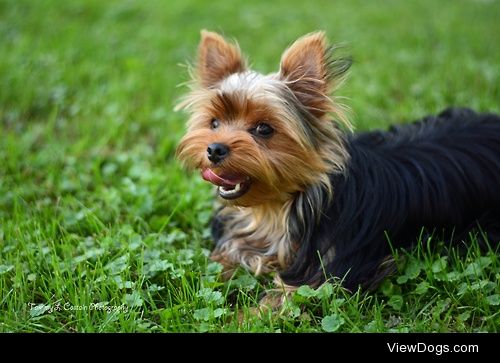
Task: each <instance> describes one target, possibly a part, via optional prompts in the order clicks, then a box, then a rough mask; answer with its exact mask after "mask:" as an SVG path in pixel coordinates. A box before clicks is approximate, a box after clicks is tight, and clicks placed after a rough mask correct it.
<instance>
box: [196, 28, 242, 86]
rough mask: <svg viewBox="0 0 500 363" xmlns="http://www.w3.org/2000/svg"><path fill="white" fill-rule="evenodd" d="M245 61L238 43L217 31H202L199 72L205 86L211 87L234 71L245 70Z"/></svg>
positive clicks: (201, 81)
mask: <svg viewBox="0 0 500 363" xmlns="http://www.w3.org/2000/svg"><path fill="white" fill-rule="evenodd" d="M244 70H245V61H244V59H243V57H242V55H241V52H240V49H239V47H238V46H237V45H236V44H234V45H233V44H231V43H229V42H227V41H226V40H225V39H224V38H223V37H222V36H220V35H219V34H217V33H214V32H209V31H206V30H202V31H201V42H200V47H199V50H198V66H197V73H198V77H199V80H200V83H201V86H203V87H207V88H208V87H211V86H213V85H215V84H216V83H218V82H220V81H222V80H223V79H224V78H226V77H228V76H230V75H231V74H233V73H238V72H243V71H244Z"/></svg>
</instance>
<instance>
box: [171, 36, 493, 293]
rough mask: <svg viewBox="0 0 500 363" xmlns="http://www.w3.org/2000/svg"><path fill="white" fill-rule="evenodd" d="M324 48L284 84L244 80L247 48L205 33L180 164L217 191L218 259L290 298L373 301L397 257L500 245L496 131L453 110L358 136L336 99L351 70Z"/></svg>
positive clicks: (487, 117)
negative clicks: (303, 291) (313, 292)
mask: <svg viewBox="0 0 500 363" xmlns="http://www.w3.org/2000/svg"><path fill="white" fill-rule="evenodd" d="M335 52H336V48H335V47H331V46H328V44H327V41H326V38H325V34H324V33H323V32H316V33H312V34H308V35H306V36H304V37H302V38H300V39H298V40H297V41H295V42H294V43H293V44H292V45H291V46H290V47H289V48H288V49H287V50H286V51H285V52H284V54H283V56H282V58H281V63H280V69H279V71H278V72H277V73H273V74H269V75H263V74H260V73H258V72H255V71H252V70H250V69H248V67H247V65H246V62H245V60H244V58H243V57H242V55H241V53H240V49H239V47H238V45H236V44H233V43H230V42H228V41H226V40H225V39H224V38H223V37H222V36H220V35H218V34H216V33H213V32H208V31H202V33H201V43H200V46H199V55H198V63H197V65H196V68H195V70H194V72H193V82H192V89H191V91H190V93H189V94H188V95H187V96H186V98H185V99H184V100H183V101H182V102H181V103H180V104H179V106H178V108H179V109H186V110H188V112H189V113H190V115H191V117H190V120H189V122H188V130H187V134H186V135H185V136H184V138H183V139H182V140H181V142H180V144H179V147H178V150H177V152H178V157H179V158H180V159H181V160H182V161H183V163H184V164H185V165H186V166H187V167H189V168H192V169H199V170H200V171H201V176H202V178H203V179H205V180H206V181H208V182H210V183H212V184H214V185H216V186H217V194H218V197H219V198H220V201H221V202H222V205H223V206H222V207H221V208H220V209H219V210H218V211H217V213H216V215H215V217H214V219H213V224H212V232H213V238H214V239H215V242H216V247H215V249H214V251H213V252H212V255H211V258H212V259H213V260H215V261H218V262H220V263H221V264H222V265H223V266H224V269H225V274H226V275H227V276H230V275H231V273H232V272H233V271H234V270H235V269H236V267H237V266H238V265H241V266H243V267H244V268H246V269H248V270H251V271H253V272H254V273H255V274H257V275H258V274H262V273H269V272H276V276H278V282H279V283H280V284H281V286H285V287H286V288H289V289H293V288H295V287H298V286H301V285H310V286H312V287H317V286H319V285H320V284H321V283H323V282H325V281H326V280H329V279H332V278H333V279H335V278H338V279H339V281H341V283H342V285H343V286H344V287H345V288H346V289H348V290H356V289H357V288H359V287H361V288H365V289H371V288H374V287H375V286H376V285H377V284H378V283H379V282H380V281H381V279H382V278H383V277H384V276H385V275H387V273H389V272H391V271H392V270H393V264H392V263H390V261H391V257H392V255H393V254H392V250H393V249H395V248H400V247H404V248H408V247H411V246H414V245H415V243H416V242H417V241H418V240H419V239H422V236H426V235H427V236H428V235H431V234H433V233H437V234H438V235H439V238H441V239H442V240H445V241H449V242H458V243H462V244H465V243H467V241H470V236H469V234H470V233H471V232H472V231H478V232H477V235H479V236H480V239H482V240H484V241H486V243H489V244H495V245H497V243H498V241H499V240H500V117H499V116H498V115H495V114H486V113H484V114H479V113H475V112H473V111H471V110H468V109H458V108H450V109H447V110H445V111H443V112H441V113H440V114H439V115H437V116H428V117H425V118H424V119H422V120H420V121H416V122H414V123H411V124H407V125H403V126H393V127H391V128H390V129H389V130H388V131H374V132H366V133H358V134H354V133H352V132H351V129H350V124H349V122H348V120H347V118H346V116H345V112H344V111H343V110H344V108H343V107H342V106H341V105H340V104H339V103H338V100H337V99H336V98H333V97H331V96H330V95H331V93H332V92H333V91H335V90H336V89H337V88H338V87H339V85H340V84H341V83H342V81H343V79H344V76H345V74H346V71H347V70H348V68H349V66H350V63H351V62H350V60H349V59H348V58H345V57H344V58H343V57H335V54H334V53H335Z"/></svg>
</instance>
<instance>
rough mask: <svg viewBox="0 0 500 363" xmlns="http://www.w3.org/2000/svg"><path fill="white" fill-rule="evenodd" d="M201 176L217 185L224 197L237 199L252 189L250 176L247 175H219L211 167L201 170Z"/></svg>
mask: <svg viewBox="0 0 500 363" xmlns="http://www.w3.org/2000/svg"><path fill="white" fill-rule="evenodd" d="M201 177H202V178H203V179H205V180H206V181H208V182H210V183H212V184H214V185H217V186H218V187H219V188H218V192H219V195H220V196H221V197H222V198H224V199H236V198H239V197H241V196H242V195H243V194H245V193H246V192H248V189H250V178H249V177H248V176H246V175H241V174H240V175H238V174H223V175H217V174H215V173H214V172H213V171H212V170H211V169H209V168H206V169H203V170H202V171H201Z"/></svg>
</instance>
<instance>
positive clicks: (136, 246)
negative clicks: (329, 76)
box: [0, 0, 500, 332]
mask: <svg viewBox="0 0 500 363" xmlns="http://www.w3.org/2000/svg"><path fill="white" fill-rule="evenodd" d="M245 3H246V4H245ZM245 3H244V2H241V4H239V5H237V3H236V2H234V1H230V0H224V1H219V2H207V1H202V0H183V1H147V2H146V1H101V0H91V1H88V0H85V1H83V0H82V1H63V0H61V1H30V0H0V54H1V56H0V160H1V165H0V331H29V332H33V331H42V332H62V331H69V332H74V331H78V332H140V331H148V332H149V331H165V332H191V331H249V332H263V331H266V332H267V331H287V332H314V331H324V330H327V331H353V332H362V331H369V332H372V331H382V332H385V331H460V332H470V331H472V332H475V331H489V332H493V331H498V330H499V326H500V315H499V312H498V311H499V310H498V305H499V304H500V295H499V294H500V288H499V283H498V282H499V279H500V263H499V261H498V257H497V255H496V254H494V253H492V252H490V253H487V254H480V253H479V250H478V248H477V247H472V248H471V249H470V250H469V252H468V253H467V255H466V256H460V257H458V256H457V255H456V253H454V252H452V253H450V254H446V255H442V254H439V253H437V252H435V251H429V250H428V249H427V248H426V246H427V241H423V244H422V247H421V249H420V250H418V251H413V252H412V253H410V254H408V255H407V254H405V253H402V252H399V255H400V257H405V258H399V259H398V260H399V262H398V264H399V266H400V270H401V271H400V272H399V274H398V275H395V276H394V277H392V278H390V279H388V280H387V281H386V282H385V283H384V284H383V285H382V287H381V288H380V289H379V290H378V291H377V292H376V293H374V294H371V295H362V294H359V293H355V294H352V295H349V294H345V293H344V292H343V291H342V290H341V289H339V287H338V286H333V285H326V286H325V287H324V288H322V289H321V290H319V291H313V290H311V289H308V288H306V287H303V288H301V289H300V290H299V292H298V293H297V294H296V295H295V296H294V297H293V299H292V301H291V302H290V303H289V304H288V305H287V306H286V307H285V311H284V312H283V314H281V315H270V316H267V317H264V318H262V319H259V318H255V317H252V316H250V315H249V314H246V315H247V318H246V319H244V321H243V323H242V324H241V325H239V324H238V319H234V318H232V312H234V311H243V312H248V309H249V308H251V307H255V306H256V304H257V301H258V299H259V296H260V294H261V293H262V292H263V291H264V290H265V289H266V288H267V287H269V286H270V285H269V281H268V280H266V279H259V280H256V279H255V278H253V277H252V276H251V275H249V274H247V273H245V272H243V271H241V272H240V273H239V275H238V277H237V278H236V279H235V280H234V281H233V282H231V283H229V284H227V283H226V284H223V283H220V282H218V281H217V274H218V272H219V266H218V265H217V264H214V263H211V262H210V261H209V260H207V255H208V253H209V250H210V248H211V242H210V237H209V232H208V221H209V218H210V215H211V208H212V196H211V194H212V193H211V188H210V187H209V185H207V184H206V183H203V182H202V181H201V180H200V178H199V176H198V175H186V173H185V172H184V171H182V169H181V168H180V167H179V165H178V163H177V162H176V161H175V159H174V156H173V154H174V150H175V146H176V142H177V141H178V140H179V138H180V137H181V135H182V133H183V128H184V120H185V118H186V116H185V115H183V114H179V113H174V112H173V111H172V108H173V105H174V104H175V101H176V99H177V98H178V97H179V96H180V95H181V94H182V93H183V92H184V91H185V89H183V88H179V87H177V85H178V84H180V83H182V82H184V81H186V80H187V72H186V69H185V67H180V66H179V64H180V63H185V62H186V61H187V60H190V59H193V56H194V54H195V51H196V47H197V43H198V40H199V30H200V29H202V28H208V29H211V30H216V31H221V32H223V33H225V34H226V35H228V36H230V37H234V38H236V39H238V41H239V42H240V45H241V47H242V49H243V50H244V51H245V52H246V53H247V54H248V55H250V57H251V59H252V60H253V65H254V66H255V68H257V69H259V70H261V71H264V72H270V71H273V70H276V69H277V67H278V60H279V57H280V54H281V52H282V50H283V49H284V48H285V47H286V46H287V45H288V44H289V43H290V42H291V41H292V40H294V39H295V38H297V37H298V36H300V35H302V34H304V33H307V32H310V31H313V30H316V29H324V30H326V31H327V33H328V35H329V37H330V39H332V40H333V41H336V42H344V43H347V44H348V46H349V50H350V52H351V54H352V55H353V57H354V60H355V63H354V65H353V67H352V70H351V76H350V78H349V80H348V82H347V83H346V86H345V87H344V88H343V89H342V90H341V92H340V95H342V96H345V97H347V99H346V103H347V104H348V105H349V106H350V107H351V108H352V109H353V114H352V120H353V122H354V123H355V124H356V126H357V128H358V129H373V128H377V127H385V126H386V125H388V124H389V123H393V122H405V121H409V120H412V119H416V118H420V117H422V116H424V115H425V114H428V113H435V112H438V111H440V110H441V109H442V108H444V107H446V106H449V105H462V106H469V107H472V108H475V109H477V110H482V111H484V110H489V111H495V112H499V111H500V69H499V68H500V66H499V65H500V47H499V44H500V22H498V19H499V18H500V2H499V1H472V0H471V1H466V0H457V1H455V0H453V1H452V0H448V1H435V0H425V1H418V2H417V1H399V0H393V1H384V2H379V1H377V2H368V1H326V0H325V1H316V2H314V1H309V2H306V1H302V0H286V1H284V0H283V1H276V2H269V1H265V0H256V1H251V2H248V1H247V2H245ZM95 304H98V305H95ZM80 306H83V307H86V308H85V309H86V310H79V309H78V307H80ZM105 307H106V309H108V310H107V311H106V310H104V308H105Z"/></svg>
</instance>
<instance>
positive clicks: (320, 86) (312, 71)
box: [280, 32, 335, 118]
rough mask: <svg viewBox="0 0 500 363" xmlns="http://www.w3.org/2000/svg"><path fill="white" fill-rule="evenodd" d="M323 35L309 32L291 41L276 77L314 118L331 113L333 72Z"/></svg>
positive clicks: (328, 50)
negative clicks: (330, 96)
mask: <svg viewBox="0 0 500 363" xmlns="http://www.w3.org/2000/svg"><path fill="white" fill-rule="evenodd" d="M330 53H331V52H330V49H329V47H328V45H327V41H326V36H325V33H324V32H316V33H311V34H307V35H305V36H303V37H302V38H299V39H298V40H296V41H295V43H293V44H292V45H291V46H290V47H289V48H288V49H287V50H286V51H285V52H284V53H283V56H282V57H281V65H280V78H281V79H282V80H284V81H285V82H286V83H287V85H288V87H289V88H290V89H291V90H292V91H293V93H294V94H295V96H296V97H297V98H298V99H299V101H300V102H301V103H302V104H303V105H304V106H306V108H307V109H308V110H309V111H310V112H311V113H312V114H313V115H315V116H316V117H319V118H321V117H322V116H324V115H325V114H326V113H328V112H329V111H331V109H332V104H331V100H330V98H329V92H330V88H331V86H335V85H332V84H331V83H332V81H333V78H335V77H334V76H335V74H334V73H335V72H332V69H331V67H330V66H331V64H332V61H331V58H330V56H331V54H330Z"/></svg>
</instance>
